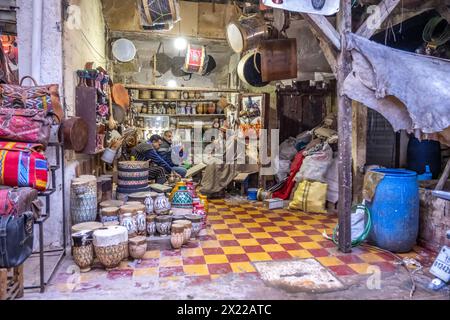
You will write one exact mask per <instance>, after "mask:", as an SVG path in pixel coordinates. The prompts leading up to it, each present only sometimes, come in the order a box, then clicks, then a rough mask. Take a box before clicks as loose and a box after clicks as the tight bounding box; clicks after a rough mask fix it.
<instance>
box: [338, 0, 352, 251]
mask: <svg viewBox="0 0 450 320" xmlns="http://www.w3.org/2000/svg"><path fill="white" fill-rule="evenodd" d="M338 31H339V33H340V37H341V51H340V53H339V57H338V68H337V69H338V70H337V93H338V97H337V101H338V134H339V170H338V171H339V204H338V211H339V213H338V216H339V249H340V250H341V251H342V252H344V253H349V252H351V250H352V246H351V221H350V215H351V208H352V101H351V100H350V99H349V98H348V97H347V96H345V95H344V94H343V85H344V81H345V79H346V77H347V76H348V75H349V73H350V72H351V68H352V62H351V55H350V52H349V51H348V50H346V48H347V41H346V34H347V33H349V32H351V31H352V8H351V0H341V8H340V11H339V15H338Z"/></svg>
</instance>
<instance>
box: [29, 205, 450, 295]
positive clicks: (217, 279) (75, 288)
mask: <svg viewBox="0 0 450 320" xmlns="http://www.w3.org/2000/svg"><path fill="white" fill-rule="evenodd" d="M208 219H209V224H210V226H209V227H208V230H207V232H206V234H204V235H203V236H201V237H200V239H199V240H198V241H192V242H191V243H190V244H189V245H188V246H186V247H184V248H182V249H181V250H178V251H173V250H171V248H170V244H169V242H168V241H167V240H161V241H157V242H151V243H150V244H149V251H148V252H147V254H146V256H145V258H144V259H143V260H142V262H141V263H140V264H137V265H135V264H134V262H133V261H128V262H122V264H121V265H120V266H119V267H118V268H117V269H116V270H113V271H109V272H106V271H104V269H103V268H102V267H101V266H100V265H96V266H94V268H93V269H92V271H90V272H88V273H81V274H80V273H79V269H78V268H77V267H76V265H75V264H74V263H73V261H72V259H71V257H70V256H68V257H66V258H65V260H64V261H63V263H62V264H61V266H60V268H59V269H58V271H57V273H56V275H55V276H54V277H53V279H52V281H51V283H50V285H49V286H48V287H47V290H46V292H45V293H44V294H40V293H38V292H35V291H27V292H26V295H25V297H24V299H87V300H97V299H138V300H139V299H213V300H215V299H238V300H239V299H248V300H253V299H275V300H281V299H346V300H347V299H410V290H411V284H412V283H411V278H410V275H409V273H408V271H406V269H405V268H404V267H402V266H400V265H398V264H395V262H396V259H395V258H394V257H392V256H391V255H389V254H386V253H382V252H379V251H377V250H375V249H372V248H367V247H360V248H356V249H354V250H353V252H352V253H351V254H348V255H344V254H342V253H340V252H339V251H338V250H337V249H336V248H335V245H334V244H333V243H332V242H330V241H328V240H326V239H324V238H323V236H322V232H323V231H324V230H326V231H327V233H328V234H330V233H331V230H332V228H333V227H334V226H335V224H336V217H333V216H327V215H310V214H303V213H294V212H290V211H287V210H274V211H269V210H265V209H264V208H262V207H261V205H260V204H258V203H248V202H236V201H233V200H228V201H223V200H218V201H213V202H212V204H211V208H210V213H209V216H208ZM405 257H410V258H414V259H417V260H418V261H420V262H421V263H422V264H423V265H424V267H425V268H424V270H423V271H419V272H417V273H416V274H415V276H414V279H415V282H416V285H417V286H416V291H415V293H414V296H413V298H414V299H450V293H449V290H448V288H446V289H445V290H442V291H440V292H437V293H436V292H432V291H430V290H428V289H427V288H426V287H427V285H428V283H429V281H430V280H431V278H430V275H429V273H428V267H429V266H430V265H431V263H432V261H433V255H432V254H431V253H430V252H427V251H424V250H422V249H421V248H418V247H417V248H415V249H414V251H413V252H411V253H408V254H405V255H402V258H405ZM306 258H313V259H316V260H317V261H318V262H320V264H321V265H322V266H324V267H325V268H327V270H328V271H330V272H331V274H332V275H334V276H335V277H336V278H337V279H338V280H339V281H340V282H342V283H343V284H344V287H343V288H342V289H340V290H338V291H331V292H325V293H324V292H312V291H311V290H308V289H305V290H304V291H298V290H294V289H292V288H289V287H285V286H283V287H281V286H278V285H275V284H273V283H265V282H264V281H263V280H262V279H261V275H260V274H259V273H258V272H257V270H256V269H255V264H254V263H255V262H258V261H280V262H283V261H292V260H295V259H306ZM26 277H27V275H26Z"/></svg>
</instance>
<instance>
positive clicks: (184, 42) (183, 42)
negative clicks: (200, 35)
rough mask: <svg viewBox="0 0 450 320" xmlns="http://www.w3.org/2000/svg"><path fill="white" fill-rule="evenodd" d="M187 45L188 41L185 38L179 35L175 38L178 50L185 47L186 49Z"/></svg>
mask: <svg viewBox="0 0 450 320" xmlns="http://www.w3.org/2000/svg"><path fill="white" fill-rule="evenodd" d="M187 45H188V42H187V40H186V39H185V38H183V37H178V38H176V39H175V48H176V49H177V50H184V49H186V47H187Z"/></svg>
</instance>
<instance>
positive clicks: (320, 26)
mask: <svg viewBox="0 0 450 320" xmlns="http://www.w3.org/2000/svg"><path fill="white" fill-rule="evenodd" d="M302 16H303V18H304V19H305V20H306V21H308V22H309V24H310V25H311V26H312V27H313V28H314V30H316V32H317V33H319V34H320V35H321V36H322V37H323V39H326V41H327V42H329V43H330V44H332V45H333V47H334V48H336V49H337V50H341V40H340V36H339V33H338V32H337V31H336V29H335V28H334V27H333V25H332V24H331V23H330V21H328V20H327V18H325V17H324V16H322V15H318V14H309V13H302Z"/></svg>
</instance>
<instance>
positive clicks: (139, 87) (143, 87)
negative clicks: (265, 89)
mask: <svg viewBox="0 0 450 320" xmlns="http://www.w3.org/2000/svg"><path fill="white" fill-rule="evenodd" d="M125 88H127V89H135V90H161V91H202V92H228V93H240V92H242V90H239V89H219V88H202V87H174V88H169V87H165V86H154V85H142V84H126V85H125Z"/></svg>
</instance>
